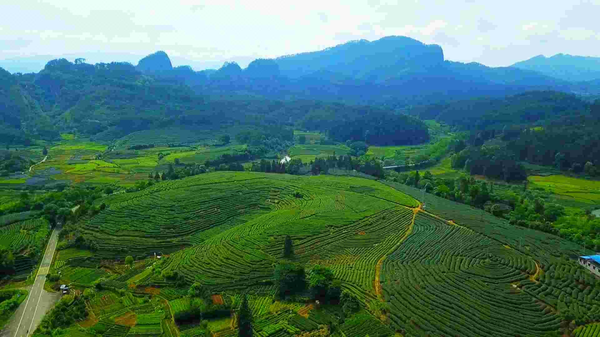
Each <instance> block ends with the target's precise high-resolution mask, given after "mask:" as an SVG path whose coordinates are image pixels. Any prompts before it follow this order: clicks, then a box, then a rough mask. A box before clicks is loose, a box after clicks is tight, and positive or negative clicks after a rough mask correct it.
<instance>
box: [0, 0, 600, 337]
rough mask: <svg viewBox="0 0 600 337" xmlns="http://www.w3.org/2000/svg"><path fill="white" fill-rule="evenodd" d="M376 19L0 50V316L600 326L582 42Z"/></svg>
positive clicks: (510, 328)
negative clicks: (501, 38) (345, 28)
mask: <svg viewBox="0 0 600 337" xmlns="http://www.w3.org/2000/svg"><path fill="white" fill-rule="evenodd" d="M79 5H81V6H84V5H85V4H83V3H81V4H79ZM177 6H179V5H178V4H176V3H174V4H173V7H174V8H176V7H177ZM407 6H408V5H407ZM144 7H145V6H144ZM200 7H202V6H200ZM211 7H215V8H216V7H218V6H217V5H215V6H211ZM196 10H197V11H199V12H202V11H203V10H205V8H197V9H196ZM207 10H208V9H207ZM188 12H189V11H188ZM192 12H194V13H195V11H192ZM192 12H189V13H192ZM132 13H133V12H132ZM186 13H187V12H186ZM160 14H161V13H158V11H157V12H156V13H154V14H153V16H154V15H157V16H158V15H160ZM245 14H247V13H245ZM321 14H323V13H321ZM93 15H96V14H90V16H93ZM298 16H299V17H301V16H302V15H298ZM132 18H133V16H132ZM117 19H118V17H117ZM136 19H139V18H136ZM332 20H333V19H332ZM115 21H117V20H115ZM233 21H235V20H233ZM321 21H322V22H326V21H327V17H326V16H323V15H321ZM198 22H202V20H198ZM332 22H333V21H332ZM436 22H437V21H436ZM438 23H439V22H438ZM442 26H443V25H442ZM483 26H485V24H483ZM534 26H535V25H533V26H531V27H534ZM161 27H162V26H161ZM411 27H412V26H411ZM427 27H429V26H427ZM163 28H164V27H163ZM163 28H160V29H163ZM245 28H246V27H245ZM280 28H281V29H282V34H287V33H286V32H285V31H284V30H283V28H282V27H280ZM306 28H307V29H309V28H310V25H307V26H306ZM413 28H414V29H413ZM413 28H411V31H414V32H417V31H423V30H427V29H429V28H415V27H413ZM156 29H159V28H156ZM432 29H433V28H432ZM436 29H437V28H436ZM1 31H2V29H0V35H1V34H2V32H1ZM45 34H46V33H45ZM211 34H218V32H212V31H211ZM379 35H381V34H379V33H378V34H377V38H376V39H372V40H370V41H369V40H365V39H360V40H356V41H346V40H344V41H345V42H343V43H340V44H338V45H332V46H331V47H328V48H324V47H323V46H322V45H319V46H318V47H317V46H316V45H315V49H314V50H313V51H308V52H299V53H295V54H287V55H286V54H281V55H283V56H272V57H270V58H255V59H254V60H253V61H251V62H249V63H248V64H247V66H246V67H244V68H243V67H242V66H240V65H239V64H238V63H236V62H233V61H232V60H227V61H225V62H224V63H223V66H222V67H220V68H219V69H200V70H198V69H196V70H195V69H193V68H192V67H190V66H185V65H178V66H177V65H175V61H174V60H176V59H177V60H181V59H182V55H184V54H182V53H181V52H178V51H176V50H175V49H176V45H175V44H174V45H173V51H171V50H170V49H169V50H167V49H168V48H166V47H165V50H166V51H161V50H159V51H156V52H154V53H152V54H150V55H147V56H145V57H141V58H139V59H138V60H137V64H136V65H134V64H132V63H129V62H119V61H118V60H111V61H108V62H98V63H93V64H92V63H88V62H87V61H86V59H85V58H83V57H78V58H76V59H74V60H73V62H71V61H70V60H67V59H65V58H56V59H49V60H48V62H47V63H45V66H44V67H43V69H41V70H39V71H38V72H35V73H20V72H13V73H11V72H10V71H9V70H10V69H9V70H5V69H3V68H0V146H1V150H0V327H1V329H2V331H1V333H0V334H1V335H2V336H10V337H16V336H35V337H61V336H75V337H94V336H114V337H117V336H122V337H159V336H160V337H163V336H164V337H198V336H201V337H233V336H241V337H251V336H258V337H328V336H331V337H355V336H356V337H364V336H370V337H392V336H393V337H398V336H400V337H412V336H419V337H429V336H473V337H476V336H486V337H487V336H498V337H505V336H515V337H516V336H523V337H533V336H539V337H557V336H584V337H588V336H592V337H593V336H600V328H599V326H600V281H599V278H598V277H600V271H599V270H600V269H598V268H600V264H598V263H597V262H598V261H600V258H598V257H597V256H596V255H595V254H596V252H597V251H600V161H599V158H600V133H599V132H598V130H600V100H598V99H596V98H597V97H598V95H599V93H600V86H599V82H598V79H597V78H596V77H595V76H596V75H595V74H596V73H597V72H598V71H600V70H598V69H600V67H598V68H597V69H596V67H597V65H596V63H597V62H596V61H597V60H596V58H584V57H578V56H577V57H575V56H569V55H563V54H560V55H557V56H554V57H551V58H546V57H543V56H542V57H534V58H532V59H529V60H526V61H522V62H516V63H514V64H513V65H512V66H501V67H489V66H485V65H483V64H480V63H476V62H456V61H452V60H451V59H452V58H450V59H448V56H447V55H453V54H452V53H455V52H456V50H457V49H458V47H457V45H455V46H451V47H447V46H444V48H442V46H441V45H438V44H433V43H431V41H435V39H437V38H440V37H439V35H432V38H433V39H434V40H428V41H430V42H428V43H425V42H421V41H419V40H416V39H414V38H410V37H407V36H379ZM287 40H288V38H287V37H286V41H287ZM289 40H290V41H292V40H293V39H292V38H291V37H290V38H289ZM331 41H337V38H336V39H333V40H330V42H331ZM477 41H480V40H479V39H477ZM140 43H141V42H140ZM198 43H200V42H198ZM202 43H205V42H204V41H202ZM249 43H250V42H249ZM251 43H253V44H254V43H257V42H256V41H251ZM290 43H291V42H290ZM328 43H329V42H328ZM478 43H479V42H478ZM158 46H161V44H156V47H157V48H158ZM165 46H166V45H165ZM154 47H155V46H153V47H152V48H154ZM242 47H243V45H240V48H242ZM207 48H208V47H207ZM210 48H212V47H210ZM215 48H216V47H215ZM461 48H462V47H461ZM152 50H156V48H154V49H152ZM215 50H217V49H215ZM290 50H291V49H290ZM490 50H491V49H490ZM145 53H147V52H145ZM486 53H487V52H486ZM0 54H1V53H0ZM196 55H199V54H196ZM257 55H258V54H257ZM485 55H487V54H485ZM485 55H483V54H482V57H484V56H485ZM171 57H172V58H171ZM485 57H488V56H485ZM506 62H507V61H506ZM0 64H2V63H0ZM10 64H14V63H12V61H11V63H10ZM585 69H588V70H585ZM595 259H598V261H596V260H595Z"/></svg>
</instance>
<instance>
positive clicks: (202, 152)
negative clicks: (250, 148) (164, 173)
mask: <svg viewBox="0 0 600 337" xmlns="http://www.w3.org/2000/svg"><path fill="white" fill-rule="evenodd" d="M246 149H247V146H246V145H231V146H221V147H202V148H200V149H198V150H192V151H181V152H175V153H173V151H165V152H171V154H170V155H168V156H166V157H164V158H163V159H162V160H161V161H164V162H173V161H174V160H175V159H179V160H180V161H181V162H182V163H184V164H192V163H198V164H204V162H206V161H207V160H214V159H217V158H219V157H220V156H222V155H224V154H231V155H233V154H237V153H242V152H244V151H245V150H246Z"/></svg>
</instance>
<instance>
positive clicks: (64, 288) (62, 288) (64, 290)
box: [60, 284, 69, 295]
mask: <svg viewBox="0 0 600 337" xmlns="http://www.w3.org/2000/svg"><path fill="white" fill-rule="evenodd" d="M60 291H62V293H63V295H66V294H68V293H69V286H68V285H66V284H61V285H60Z"/></svg>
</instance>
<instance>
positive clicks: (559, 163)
mask: <svg viewBox="0 0 600 337" xmlns="http://www.w3.org/2000/svg"><path fill="white" fill-rule="evenodd" d="M564 165H565V155H564V154H563V153H560V152H558V153H557V154H556V156H554V166H556V168H557V169H559V170H561V171H562V170H563V168H564Z"/></svg>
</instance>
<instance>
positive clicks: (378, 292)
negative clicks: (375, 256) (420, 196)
mask: <svg viewBox="0 0 600 337" xmlns="http://www.w3.org/2000/svg"><path fill="white" fill-rule="evenodd" d="M412 211H413V217H412V220H411V221H410V225H409V227H408V230H407V231H406V234H404V236H403V237H402V238H401V239H400V240H399V241H398V243H396V244H395V245H394V247H392V249H390V250H389V251H388V252H387V253H385V255H383V256H382V257H381V259H379V261H377V266H376V267H375V281H374V282H373V283H374V286H375V294H376V295H377V298H379V299H380V300H381V301H383V295H382V293H381V290H382V286H381V267H382V266H383V261H385V259H386V258H387V257H388V256H389V255H390V254H392V253H393V252H395V251H396V250H397V249H398V248H399V247H400V245H401V244H402V243H403V242H404V240H406V238H407V237H408V236H409V235H410V233H412V230H413V227H414V226H415V219H416V218H417V213H419V212H420V211H421V203H419V206H417V207H416V208H413V209H412Z"/></svg>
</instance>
